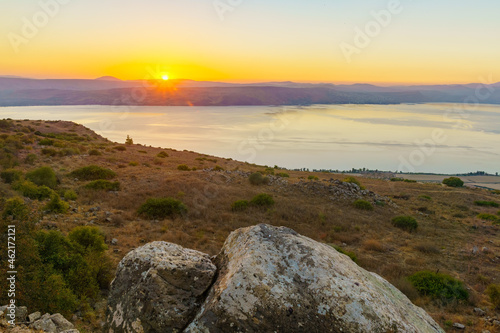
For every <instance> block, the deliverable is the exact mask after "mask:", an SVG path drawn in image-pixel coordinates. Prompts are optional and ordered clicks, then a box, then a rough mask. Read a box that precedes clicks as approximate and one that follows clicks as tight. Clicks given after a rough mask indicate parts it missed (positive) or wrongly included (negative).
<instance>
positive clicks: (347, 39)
mask: <svg viewBox="0 0 500 333" xmlns="http://www.w3.org/2000/svg"><path fill="white" fill-rule="evenodd" d="M51 1H53V2H54V3H56V4H57V1H58V0H51ZM479 7H480V8H479ZM226 9H227V11H225V12H220V10H219V12H218V11H217V9H216V8H214V6H213V3H212V1H207V2H200V1H195V0H183V1H182V2H175V1H160V0H145V1H141V2H133V1H130V2H126V1H118V0H108V1H105V2H102V1H97V0H88V1H69V3H68V4H65V5H57V7H52V8H49V9H46V8H45V9H44V8H42V7H40V4H39V2H38V1H32V0H26V1H23V2H20V1H14V0H4V1H2V3H0V21H1V22H2V26H1V27H0V35H2V36H5V38H2V39H0V60H1V61H0V75H19V76H26V77H34V78H89V79H92V78H96V77H99V76H103V75H111V76H116V77H118V78H121V79H142V78H151V76H152V75H157V78H159V77H160V76H161V74H162V73H164V72H166V73H168V74H169V76H170V77H171V78H188V79H193V80H212V81H229V82H257V81H302V82H368V83H379V84H380V83H386V84H387V83H406V84H410V83H469V82H478V81H479V78H480V77H488V76H491V77H493V80H494V81H500V66H498V59H500V44H498V43H496V41H495V40H494V39H493V38H492V36H494V35H495V33H496V32H498V31H500V20H498V19H497V17H496V16H497V13H498V12H500V4H499V2H495V1H484V3H483V4H482V6H477V5H474V4H473V3H472V2H470V1H453V2H452V1H448V0H446V1H441V2H439V3H436V1H428V0H422V1H419V2H418V3H415V2H410V1H401V5H400V7H399V8H398V9H397V10H393V11H390V8H388V2H387V1H366V2H365V3H363V4H359V3H350V4H349V3H348V4H346V3H342V4H338V3H337V4H336V3H335V2H330V3H325V1H320V0H311V1H308V2H300V1H298V0H289V1H284V0H276V1H273V3H272V4H270V3H269V2H268V1H266V2H265V1H253V2H242V4H241V5H239V6H233V7H231V9H230V10H229V9H228V8H226ZM374 13H376V14H374ZM377 13H378V14H377ZM384 13H385V14H387V13H389V14H390V17H389V19H388V20H389V21H387V16H385V18H386V22H385V23H387V24H383V25H382V24H381V23H377V22H382V21H377V19H376V16H377V15H378V16H379V17H384ZM444 13H446V15H445V14H444ZM44 14H45V15H46V18H47V19H46V20H44ZM49 14H51V15H49ZM380 15H382V16H380ZM221 18H222V19H223V20H222V19H221ZM37 19H38V21H37ZM26 22H28V23H26ZM37 22H38V25H39V27H36V33H33V31H29V29H28V28H27V26H29V25H30V24H35V23H37ZM373 24H378V25H379V27H378V28H379V29H378V31H375V33H373V36H372V37H369V43H368V44H367V45H362V46H361V47H360V45H356V37H358V41H359V33H358V32H356V31H358V30H357V29H359V30H361V31H367V30H366V29H367V28H368V27H370V26H371V27H372V28H373V27H374V25H373ZM375 28H377V27H376V26H375ZM26 31H28V32H31V35H32V36H27V35H26ZM494 32H495V33H494ZM365 38H366V37H365ZM365 41H366V39H365ZM346 45H347V46H346ZM343 46H344V47H343ZM346 47H348V48H350V50H352V47H355V48H356V52H355V53H352V54H350V56H349V57H346V54H345V49H346ZM343 50H344V51H343ZM348 58H350V59H348ZM152 73H153V74H152Z"/></svg>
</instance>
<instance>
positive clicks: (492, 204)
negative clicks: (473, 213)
mask: <svg viewBox="0 0 500 333" xmlns="http://www.w3.org/2000/svg"><path fill="white" fill-rule="evenodd" d="M474 204H475V205H476V206H481V207H495V208H498V207H500V205H499V204H498V203H496V202H494V201H474Z"/></svg>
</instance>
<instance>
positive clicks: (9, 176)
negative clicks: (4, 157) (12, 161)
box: [0, 169, 23, 184]
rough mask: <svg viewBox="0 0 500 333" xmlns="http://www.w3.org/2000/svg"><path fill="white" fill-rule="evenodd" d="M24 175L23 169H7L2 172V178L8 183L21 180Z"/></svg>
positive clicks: (0, 176)
mask: <svg viewBox="0 0 500 333" xmlns="http://www.w3.org/2000/svg"><path fill="white" fill-rule="evenodd" d="M22 176H23V173H22V171H20V170H14V169H7V170H5V171H2V172H1V173H0V178H2V180H3V181H4V182H6V183H7V184H12V183H13V182H16V181H18V180H20V179H21V177H22Z"/></svg>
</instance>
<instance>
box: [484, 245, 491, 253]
mask: <svg viewBox="0 0 500 333" xmlns="http://www.w3.org/2000/svg"><path fill="white" fill-rule="evenodd" d="M482 251H483V252H484V253H487V252H490V249H488V248H487V247H486V246H484V247H483V248H482Z"/></svg>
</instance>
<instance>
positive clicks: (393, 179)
mask: <svg viewBox="0 0 500 333" xmlns="http://www.w3.org/2000/svg"><path fill="white" fill-rule="evenodd" d="M403 180H404V179H403V178H398V177H394V178H391V182H402V181H403Z"/></svg>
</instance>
